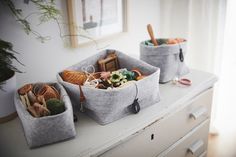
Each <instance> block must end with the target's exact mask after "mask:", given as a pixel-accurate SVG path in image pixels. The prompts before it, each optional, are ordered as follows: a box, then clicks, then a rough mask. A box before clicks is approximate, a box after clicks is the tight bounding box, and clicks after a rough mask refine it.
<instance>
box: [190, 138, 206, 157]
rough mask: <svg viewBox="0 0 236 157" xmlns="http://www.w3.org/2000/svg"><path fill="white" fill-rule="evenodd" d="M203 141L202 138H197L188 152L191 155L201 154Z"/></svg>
mask: <svg viewBox="0 0 236 157" xmlns="http://www.w3.org/2000/svg"><path fill="white" fill-rule="evenodd" d="M203 145H204V142H203V141H202V140H198V141H196V142H194V143H193V144H192V145H191V146H190V147H189V148H188V152H190V153H191V154H192V155H193V156H196V157H197V156H198V155H199V154H201V152H200V151H201V148H203Z"/></svg>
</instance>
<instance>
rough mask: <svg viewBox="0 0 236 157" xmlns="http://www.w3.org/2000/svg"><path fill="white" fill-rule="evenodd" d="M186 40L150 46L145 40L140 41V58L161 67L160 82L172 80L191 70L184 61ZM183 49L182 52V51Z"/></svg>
mask: <svg viewBox="0 0 236 157" xmlns="http://www.w3.org/2000/svg"><path fill="white" fill-rule="evenodd" d="M186 43H187V42H186V41H184V42H181V43H179V44H173V45H166V44H163V45H160V46H148V45H146V44H145V42H141V43H140V59H141V60H143V61H145V62H147V63H149V64H151V65H153V66H155V67H159V68H160V70H161V72H160V83H166V82H168V81H171V80H172V79H174V78H175V77H180V76H183V75H185V74H187V73H188V72H189V69H188V67H187V66H186V64H185V63H184V56H185V54H186ZM180 49H182V54H181V53H180Z"/></svg>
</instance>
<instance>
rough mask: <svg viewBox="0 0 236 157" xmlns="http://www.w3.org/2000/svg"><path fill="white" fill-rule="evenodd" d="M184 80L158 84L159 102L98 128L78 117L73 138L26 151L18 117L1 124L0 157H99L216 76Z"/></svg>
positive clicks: (209, 84)
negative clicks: (186, 82)
mask: <svg viewBox="0 0 236 157" xmlns="http://www.w3.org/2000/svg"><path fill="white" fill-rule="evenodd" d="M185 78H189V79H191V80H192V86H190V87H184V86H178V85H173V84H172V83H168V84H161V85H160V93H161V101H160V102H159V103H157V104H155V105H152V106H150V107H148V108H145V109H142V110H141V111H140V112H139V113H138V114H135V115H130V116H127V117H125V118H122V119H120V120H118V121H116V122H113V123H111V124H108V125H105V126H101V125H99V124H97V123H96V122H95V121H93V120H92V119H90V118H89V117H87V116H86V115H83V114H80V115H79V117H78V122H77V123H76V124H75V125H76V131H77V136H76V138H74V139H71V140H68V141H64V142H59V143H56V144H51V145H47V146H43V147H40V148H36V149H29V147H28V146H27V143H26V140H25V137H24V132H23V128H22V126H21V123H20V120H19V118H16V119H14V120H12V121H10V122H7V123H5V124H0V156H1V157H89V156H96V155H99V154H100V153H103V152H105V151H106V150H108V149H110V148H111V147H114V146H116V145H118V144H119V143H121V142H122V141H125V140H127V139H129V138H130V137H132V136H134V135H136V134H138V133H140V132H141V130H142V129H143V128H145V127H147V126H148V125H150V124H152V123H153V122H155V121H158V120H160V119H162V118H164V117H165V116H167V115H168V114H169V113H171V112H173V111H174V110H176V109H177V108H180V107H181V105H184V104H186V102H187V101H190V100H191V99H192V98H194V97H195V96H196V95H198V94H199V93H200V92H202V91H204V90H206V89H208V88H211V87H212V86H213V84H214V83H215V82H216V81H217V78H216V76H215V75H212V74H209V73H205V72H201V71H197V70H191V72H190V73H189V74H188V75H186V76H185Z"/></svg>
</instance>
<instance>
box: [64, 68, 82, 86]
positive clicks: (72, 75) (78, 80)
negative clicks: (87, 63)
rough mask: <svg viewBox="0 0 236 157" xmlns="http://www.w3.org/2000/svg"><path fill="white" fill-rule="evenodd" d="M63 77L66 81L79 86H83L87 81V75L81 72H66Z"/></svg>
mask: <svg viewBox="0 0 236 157" xmlns="http://www.w3.org/2000/svg"><path fill="white" fill-rule="evenodd" d="M61 76H62V78H63V80H64V81H66V82H70V83H73V84H78V85H83V84H84V82H85V81H86V79H87V76H86V74H85V73H84V72H81V71H71V70H65V71H63V72H62V75H61Z"/></svg>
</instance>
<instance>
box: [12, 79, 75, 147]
mask: <svg viewBox="0 0 236 157" xmlns="http://www.w3.org/2000/svg"><path fill="white" fill-rule="evenodd" d="M49 84H50V85H53V86H54V87H55V88H56V89H57V90H58V91H59V92H60V95H61V100H62V101H64V103H65V108H66V110H65V111H64V112H62V113H60V114H57V115H52V116H45V117H40V118H35V117H33V116H31V114H30V113H29V112H28V111H27V110H26V108H25V106H24V105H23V104H22V102H21V100H20V97H19V95H18V92H16V94H15V100H14V102H15V106H16V110H17V113H18V116H19V118H20V120H21V122H22V126H23V129H24V132H25V137H26V140H27V143H28V145H29V147H30V148H34V147H39V146H42V145H45V144H50V143H55V142H58V141H62V140H66V139H69V138H72V137H75V135H76V131H75V127H74V121H73V111H72V105H71V101H70V99H69V96H68V95H67V93H66V91H65V89H64V88H63V87H62V86H61V85H60V84H59V83H49Z"/></svg>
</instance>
